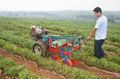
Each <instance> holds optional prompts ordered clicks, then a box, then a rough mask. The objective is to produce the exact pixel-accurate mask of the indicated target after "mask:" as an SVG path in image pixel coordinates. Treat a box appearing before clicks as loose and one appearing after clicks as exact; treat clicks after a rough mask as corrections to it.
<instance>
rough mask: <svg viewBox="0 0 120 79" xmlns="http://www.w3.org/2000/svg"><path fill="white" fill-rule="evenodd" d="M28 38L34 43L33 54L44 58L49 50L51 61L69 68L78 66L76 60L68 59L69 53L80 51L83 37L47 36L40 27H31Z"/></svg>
mask: <svg viewBox="0 0 120 79" xmlns="http://www.w3.org/2000/svg"><path fill="white" fill-rule="evenodd" d="M30 36H31V38H32V39H33V40H35V41H36V42H35V43H34V45H33V51H34V52H35V53H37V54H39V55H41V56H46V54H47V49H49V55H50V58H51V59H53V60H57V61H62V63H63V64H67V65H70V66H72V65H76V64H78V62H77V60H70V59H69V58H70V54H71V53H73V52H75V51H76V50H81V40H83V41H84V43H85V40H84V39H85V38H84V37H83V36H79V37H77V36H66V35H63V34H62V35H48V30H46V29H45V28H42V27H40V26H31V28H30ZM58 55H59V56H58Z"/></svg>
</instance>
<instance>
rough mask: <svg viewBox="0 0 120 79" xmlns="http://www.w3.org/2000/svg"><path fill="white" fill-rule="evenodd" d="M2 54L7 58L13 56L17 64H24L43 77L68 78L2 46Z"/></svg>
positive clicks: (0, 49) (53, 78)
mask: <svg viewBox="0 0 120 79" xmlns="http://www.w3.org/2000/svg"><path fill="white" fill-rule="evenodd" d="M0 55H2V56H4V57H7V58H11V59H12V60H14V61H15V62H16V63H17V64H21V65H24V66H25V67H26V68H27V69H28V70H30V71H31V72H33V73H35V74H37V75H41V76H43V77H48V78H49V79H66V78H65V77H64V76H62V75H60V74H58V73H56V72H53V71H49V70H46V69H43V68H41V67H39V66H38V65H37V64H36V62H34V61H31V60H28V59H25V58H23V57H21V56H18V55H13V54H10V53H8V52H7V51H5V50H3V49H2V48H0Z"/></svg>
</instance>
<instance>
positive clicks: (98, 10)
mask: <svg viewBox="0 0 120 79" xmlns="http://www.w3.org/2000/svg"><path fill="white" fill-rule="evenodd" d="M93 11H94V12H97V13H98V12H100V13H102V9H101V8H100V7H96V8H95V9H94V10H93Z"/></svg>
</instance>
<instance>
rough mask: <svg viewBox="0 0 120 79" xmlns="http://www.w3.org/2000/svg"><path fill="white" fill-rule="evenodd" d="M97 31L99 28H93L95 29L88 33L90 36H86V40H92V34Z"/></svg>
mask: <svg viewBox="0 0 120 79" xmlns="http://www.w3.org/2000/svg"><path fill="white" fill-rule="evenodd" d="M96 31H97V29H96V28H93V30H92V31H91V32H90V34H89V35H88V37H87V38H86V40H90V39H91V38H92V36H93V35H94V34H95V32H96Z"/></svg>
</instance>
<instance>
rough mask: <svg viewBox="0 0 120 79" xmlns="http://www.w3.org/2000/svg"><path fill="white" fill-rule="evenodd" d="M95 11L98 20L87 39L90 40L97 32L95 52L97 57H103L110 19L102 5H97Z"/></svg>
mask: <svg viewBox="0 0 120 79" xmlns="http://www.w3.org/2000/svg"><path fill="white" fill-rule="evenodd" d="M93 12H94V14H95V16H96V17H98V20H97V22H96V25H95V27H94V28H93V30H92V31H91V33H90V34H89V35H88V37H87V38H86V39H87V40H90V39H91V37H92V36H93V35H94V34H95V41H94V53H95V56H96V57H97V58H102V57H104V56H105V52H104V51H103V49H102V45H103V43H104V41H105V39H106V34H107V24H108V21H107V18H106V16H104V15H103V14H102V10H101V8H100V7H96V8H95V9H94V10H93Z"/></svg>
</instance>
